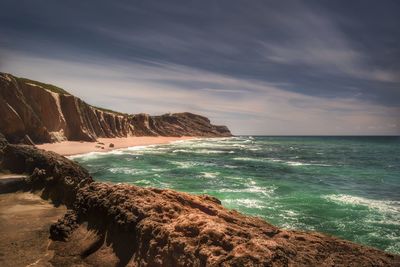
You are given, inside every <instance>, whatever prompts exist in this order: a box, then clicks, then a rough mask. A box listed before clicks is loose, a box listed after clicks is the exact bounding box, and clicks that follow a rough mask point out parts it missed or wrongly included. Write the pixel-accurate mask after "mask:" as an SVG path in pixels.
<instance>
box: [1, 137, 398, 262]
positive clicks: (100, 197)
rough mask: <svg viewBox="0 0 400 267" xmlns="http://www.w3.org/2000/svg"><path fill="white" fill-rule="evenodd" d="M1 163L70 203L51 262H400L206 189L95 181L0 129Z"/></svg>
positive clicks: (54, 229) (55, 230) (27, 184)
mask: <svg viewBox="0 0 400 267" xmlns="http://www.w3.org/2000/svg"><path fill="white" fill-rule="evenodd" d="M1 168H2V169H6V170H9V171H12V172H14V173H23V172H24V173H27V174H28V175H29V178H27V179H26V180H25V181H24V183H23V184H22V185H21V186H20V188H21V189H24V190H30V191H37V192H40V194H41V196H42V197H43V198H45V199H50V200H52V202H53V203H56V204H65V205H67V207H68V208H69V211H67V213H66V214H65V216H64V218H62V219H60V220H59V221H58V222H57V223H55V224H53V225H52V226H51V228H50V236H51V238H52V242H51V243H50V246H49V249H50V250H51V253H48V254H47V255H51V258H50V259H49V263H51V264H52V265H53V266H400V256H398V255H392V254H389V253H386V252H383V251H380V250H377V249H373V248H369V247H365V246H362V245H358V244H355V243H352V242H349V241H345V240H341V239H338V238H335V237H331V236H327V235H324V234H320V233H316V232H300V231H289V230H284V229H279V228H277V227H275V226H273V225H270V224H268V223H267V222H265V221H263V220H261V219H259V218H256V217H250V216H245V215H242V214H240V213H238V212H236V211H233V210H227V209H225V208H224V207H223V206H221V204H220V202H219V200H218V199H216V198H213V197H210V196H206V195H202V196H194V195H189V194H186V193H180V192H176V191H173V190H161V189H155V188H140V187H137V186H131V185H127V184H125V185H124V184H114V185H113V184H107V183H98V182H94V181H93V180H92V178H91V177H90V176H89V174H88V173H87V171H86V170H84V169H83V168H82V167H80V166H79V165H77V164H76V163H74V162H72V161H70V160H68V159H66V158H64V157H62V156H59V155H57V154H55V153H50V152H45V151H43V150H38V149H35V148H33V147H31V146H22V145H9V144H7V142H6V141H5V140H4V139H2V138H1V135H0V169H1ZM25 253H29V251H26V252H25ZM49 265H50V264H49ZM46 266H47V265H46Z"/></svg>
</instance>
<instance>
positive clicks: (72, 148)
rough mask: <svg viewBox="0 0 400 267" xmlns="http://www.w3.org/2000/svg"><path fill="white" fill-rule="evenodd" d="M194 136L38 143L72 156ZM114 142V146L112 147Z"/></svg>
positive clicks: (48, 149) (44, 147)
mask: <svg viewBox="0 0 400 267" xmlns="http://www.w3.org/2000/svg"><path fill="white" fill-rule="evenodd" d="M195 138H196V137H193V136H182V137H165V136H132V137H122V138H99V139H98V140H97V142H79V141H63V142H59V143H48V144H41V145H37V147H38V148H40V149H44V150H47V151H53V152H56V153H58V154H60V155H63V156H72V155H77V154H84V153H89V152H106V151H110V150H114V149H119V148H126V147H133V146H145V145H159V144H168V143H171V142H174V141H180V140H190V139H195ZM110 144H113V145H114V146H113V147H110Z"/></svg>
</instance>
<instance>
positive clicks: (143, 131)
mask: <svg viewBox="0 0 400 267" xmlns="http://www.w3.org/2000/svg"><path fill="white" fill-rule="evenodd" d="M0 114H1V116H0V132H2V133H3V134H4V135H5V137H6V138H7V139H8V140H9V141H10V142H13V143H20V142H22V143H29V142H30V140H32V141H33V142H35V143H45V142H57V141H62V140H72V141H95V140H96V139H97V138H99V137H127V136H145V135H151V136H158V135H162V136H184V135H185V136H209V137H217V136H230V135H231V133H230V132H229V130H228V128H227V127H225V126H215V125H212V124H211V123H210V121H209V120H208V119H207V118H205V117H202V116H199V115H195V114H191V113H176V114H166V115H162V116H149V115H147V114H137V115H128V114H122V113H117V112H112V111H106V110H103V109H99V108H96V107H93V106H91V105H89V104H87V103H85V102H84V101H82V100H81V99H79V98H77V97H75V96H73V95H70V94H69V93H67V92H66V91H64V90H62V89H61V88H57V87H55V86H52V85H48V84H43V83H40V82H36V81H30V80H26V79H21V78H16V77H14V76H12V75H10V74H5V73H0Z"/></svg>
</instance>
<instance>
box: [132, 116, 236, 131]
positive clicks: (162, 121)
mask: <svg viewBox="0 0 400 267" xmlns="http://www.w3.org/2000/svg"><path fill="white" fill-rule="evenodd" d="M130 122H131V125H133V127H134V128H133V131H134V133H135V135H138V136H146V135H154V136H157V135H161V136H205V137H207V136H209V137H217V136H231V133H230V131H229V129H228V128H227V127H226V126H215V125H212V124H211V122H210V120H209V119H208V118H206V117H203V116H200V115H196V114H193V113H189V112H185V113H173V114H164V115H161V116H149V115H148V114H144V113H142V114H137V115H133V116H132V118H131V119H130Z"/></svg>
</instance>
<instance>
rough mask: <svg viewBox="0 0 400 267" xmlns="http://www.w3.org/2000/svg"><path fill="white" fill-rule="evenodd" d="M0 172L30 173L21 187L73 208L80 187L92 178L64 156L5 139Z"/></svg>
mask: <svg viewBox="0 0 400 267" xmlns="http://www.w3.org/2000/svg"><path fill="white" fill-rule="evenodd" d="M3 140H4V139H3ZM1 143H2V142H1V135H0V144H1ZM0 171H7V172H11V173H15V174H27V175H28V178H27V179H25V180H24V182H23V183H21V184H20V185H19V189H21V190H28V191H40V192H41V196H42V198H44V199H48V200H51V201H52V202H53V203H54V204H56V205H58V204H65V205H67V206H68V207H72V204H73V203H74V201H75V198H76V193H77V190H78V189H79V188H80V187H82V186H84V185H86V184H88V183H90V182H92V181H93V179H92V178H91V176H90V175H89V173H88V171H87V170H86V169H84V168H83V167H81V166H80V165H78V164H77V163H75V162H73V161H71V160H68V159H67V158H65V157H63V156H60V155H58V154H56V153H54V152H47V151H44V150H40V149H36V148H34V147H32V146H27V145H12V144H7V143H6V142H3V147H1V146H0Z"/></svg>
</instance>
